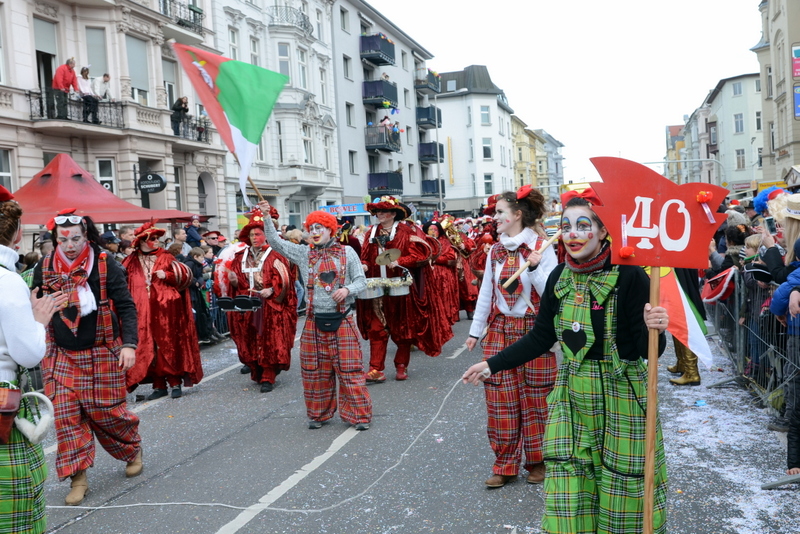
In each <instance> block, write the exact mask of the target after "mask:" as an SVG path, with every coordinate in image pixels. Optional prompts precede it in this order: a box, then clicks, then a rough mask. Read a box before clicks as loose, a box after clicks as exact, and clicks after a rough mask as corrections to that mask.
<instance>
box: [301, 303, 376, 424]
mask: <svg viewBox="0 0 800 534" xmlns="http://www.w3.org/2000/svg"><path fill="white" fill-rule="evenodd" d="M300 374H301V376H302V378H303V396H304V397H305V401H306V413H307V414H308V418H309V419H311V420H314V421H327V420H328V419H330V418H331V417H333V414H334V413H335V412H336V407H337V399H336V380H337V379H338V380H339V399H338V406H339V408H340V415H341V417H342V420H344V421H346V422H348V423H350V424H356V423H369V422H370V421H371V420H372V400H371V399H370V396H369V391H367V384H366V380H365V377H364V364H363V361H362V354H361V344H360V343H359V337H358V331H357V330H356V325H355V321H354V320H353V316H352V315H351V316H348V317H346V318H345V319H344V320H343V321H342V324H341V325H340V326H339V329H338V330H337V331H336V332H322V331H321V330H320V329H318V328H317V325H316V323H315V322H314V316H313V315H311V316H309V317H308V319H306V324H305V327H304V328H303V335H302V336H301V338H300Z"/></svg>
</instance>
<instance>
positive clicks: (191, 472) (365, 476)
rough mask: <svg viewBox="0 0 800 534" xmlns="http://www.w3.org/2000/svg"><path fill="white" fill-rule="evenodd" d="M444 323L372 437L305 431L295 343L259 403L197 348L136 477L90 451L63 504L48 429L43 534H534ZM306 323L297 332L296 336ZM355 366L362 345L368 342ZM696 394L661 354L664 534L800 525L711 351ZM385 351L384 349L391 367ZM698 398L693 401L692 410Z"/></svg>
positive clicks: (150, 416)
mask: <svg viewBox="0 0 800 534" xmlns="http://www.w3.org/2000/svg"><path fill="white" fill-rule="evenodd" d="M463 317H464V314H463V312H462V320H461V321H460V322H459V323H457V324H456V325H455V327H454V330H455V333H456V335H455V337H454V338H453V339H452V340H451V341H450V342H449V343H448V344H447V345H446V347H445V349H444V351H443V353H442V355H441V356H439V357H437V358H430V357H428V356H426V355H424V354H422V353H421V352H414V353H412V359H411V365H410V367H409V375H410V379H409V380H408V381H406V382H397V381H395V380H394V369H393V368H392V366H391V362H390V363H389V368H388V369H387V377H388V378H389V380H387V382H385V383H383V384H372V385H370V386H369V391H370V394H371V396H372V402H373V413H374V416H373V422H372V427H371V428H370V429H369V430H368V431H365V432H356V431H355V430H353V429H352V428H351V427H350V426H349V425H347V424H345V423H344V422H342V421H341V420H340V419H338V417H335V418H334V419H333V420H332V422H331V423H330V424H327V425H325V426H323V427H322V428H321V429H319V430H309V429H308V428H307V427H306V416H305V406H304V403H303V393H302V385H301V380H300V371H299V369H300V366H299V361H298V355H297V350H298V349H297V347H299V342H298V343H297V344H296V348H295V350H294V352H293V363H292V369H291V370H290V371H289V372H285V373H282V374H281V375H280V376H279V377H278V382H277V385H276V388H275V390H274V391H273V392H271V393H260V392H259V388H258V386H257V385H256V384H254V383H252V382H251V381H250V380H249V376H248V375H241V374H239V368H240V364H239V362H238V359H237V357H236V352H235V347H234V345H233V343H232V342H231V341H226V342H224V343H221V344H218V345H215V346H209V347H204V348H203V349H202V357H203V366H204V370H205V376H206V378H205V379H204V380H203V382H202V383H201V384H199V385H197V386H195V387H193V388H189V389H185V392H184V396H183V397H182V398H180V399H174V400H173V399H170V398H164V399H159V400H157V401H153V402H136V401H135V399H136V395H140V396H141V395H146V394H148V393H149V392H150V388H149V386H146V387H142V388H140V389H139V390H137V391H136V392H134V394H131V395H129V402H130V406H131V407H132V409H134V410H135V411H136V412H137V413H138V414H139V416H140V417H141V426H140V431H141V434H142V440H143V447H144V463H145V468H144V472H143V474H142V475H141V476H139V477H137V478H133V479H126V478H125V474H124V468H125V464H124V463H123V462H119V461H117V460H114V459H113V458H112V457H111V456H109V455H108V454H107V453H106V452H105V451H103V450H102V449H101V448H100V447H99V446H98V452H97V458H96V460H95V466H94V468H92V469H91V470H90V471H89V487H90V492H89V494H88V496H87V498H86V500H85V501H84V503H83V506H81V507H64V506H62V505H63V502H64V497H65V495H66V494H67V492H68V491H69V481H63V482H62V481H59V480H58V479H57V477H56V476H55V439H54V436H53V434H54V432H53V431H51V435H50V436H49V437H48V438H47V441H46V442H45V444H44V445H45V447H46V453H47V461H48V465H49V467H50V473H51V474H50V477H49V479H48V482H47V490H46V491H47V502H48V527H49V529H50V530H49V531H50V532H63V533H75V534H78V533H79V534H100V533H126V534H127V533H145V534H149V533H171V534H172V533H175V534H177V533H183V532H192V533H227V534H233V533H241V534H255V533H276V534H277V533H290V532H291V533H332V534H340V533H347V534H350V533H352V534H356V533H359V534H360V533H365V534H366V533H369V534H372V533H417V532H420V533H422V532H447V533H456V534H460V533H486V534H489V533H536V532H540V529H539V524H540V520H541V516H542V510H543V492H542V487H541V486H534V485H529V484H527V483H526V482H525V478H524V475H525V474H526V472H525V471H524V470H522V473H521V475H522V476H520V477H519V478H518V479H517V480H516V481H514V482H512V483H509V484H508V485H506V486H505V487H503V488H499V489H492V490H489V489H487V488H486V487H485V486H484V484H483V481H484V480H485V479H486V478H488V477H489V476H490V475H491V466H492V462H493V455H492V452H491V449H490V448H489V445H488V440H487V438H486V432H485V426H486V408H485V403H484V396H483V390H482V388H478V387H474V386H467V385H463V384H461V383H460V381H459V377H460V376H461V374H462V373H463V371H464V370H465V369H466V368H467V366H468V365H470V364H472V363H474V362H476V361H478V360H479V359H480V355H479V354H478V353H477V351H476V352H473V353H469V352H467V351H466V350H465V348H464V345H463V343H464V340H465V339H466V337H467V332H468V329H469V324H470V322H469V321H467V320H466V319H463ZM302 325H303V320H302V319H301V320H300V322H299V324H298V336H299V333H300V330H301V328H302ZM362 348H363V349H364V355H365V361H366V360H367V359H368V353H367V345H366V344H363V345H362ZM712 348H713V349H714V351H715V366H714V369H713V370H706V369H703V370H701V375H702V379H703V385H702V386H699V387H675V386H671V385H670V384H669V382H668V378H669V376H670V375H669V373H667V371H666V369H665V367H666V365H668V364H672V363H673V362H674V352H673V351H672V349H671V343H670V348H669V349H668V350H667V353H665V355H664V356H663V357H662V361H661V365H660V366H659V367H660V377H659V378H660V379H659V395H660V415H661V419H662V424H663V428H664V439H665V447H666V451H667V460H668V474H669V498H668V507H669V509H668V524H669V532H671V533H687V534H689V533H691V534H705V533H737V534H741V533H751V532H752V533H758V534H765V533H770V534H779V533H787V534H788V533H795V532H798V531H800V516H798V515H797V510H799V509H800V492H798V488H797V486H786V487H783V488H780V489H776V490H771V491H765V490H761V488H760V486H761V484H763V483H765V482H769V481H772V480H775V479H778V478H780V477H781V476H783V470H784V469H785V464H786V457H785V452H786V439H785V434H779V433H776V432H771V431H768V430H767V429H766V425H767V423H768V422H769V416H768V415H767V414H766V413H765V412H764V411H763V410H759V409H757V408H756V407H755V406H754V403H753V398H752V397H751V396H750V395H749V394H748V393H747V392H746V391H744V390H742V389H740V388H738V387H736V386H726V387H722V388H707V387H706V386H707V385H710V384H713V383H717V382H720V381H722V380H724V379H725V378H727V377H730V376H731V365H730V364H729V362H728V361H727V359H726V358H724V357H723V356H722V355H721V353H720V351H719V350H718V349H716V346H715V344H714V343H713V340H712ZM392 353H393V346H392V345H390V357H389V359H391V354H392ZM698 401H701V402H698Z"/></svg>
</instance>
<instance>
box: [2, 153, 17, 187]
mask: <svg viewBox="0 0 800 534" xmlns="http://www.w3.org/2000/svg"><path fill="white" fill-rule="evenodd" d="M0 185H2V186H3V187H5V188H6V189H8V190H9V191H14V188H13V187H12V186H11V151H10V150H0Z"/></svg>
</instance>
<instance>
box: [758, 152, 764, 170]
mask: <svg viewBox="0 0 800 534" xmlns="http://www.w3.org/2000/svg"><path fill="white" fill-rule="evenodd" d="M763 151H764V149H763V148H759V149H758V168H759V169H760V168H761V158H762V155H761V153H762V152H763Z"/></svg>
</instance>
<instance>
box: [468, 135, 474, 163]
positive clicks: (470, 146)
mask: <svg viewBox="0 0 800 534" xmlns="http://www.w3.org/2000/svg"><path fill="white" fill-rule="evenodd" d="M473 159H475V146H474V144H473V142H472V139H470V140H469V160H470V161H472V160H473Z"/></svg>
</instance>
